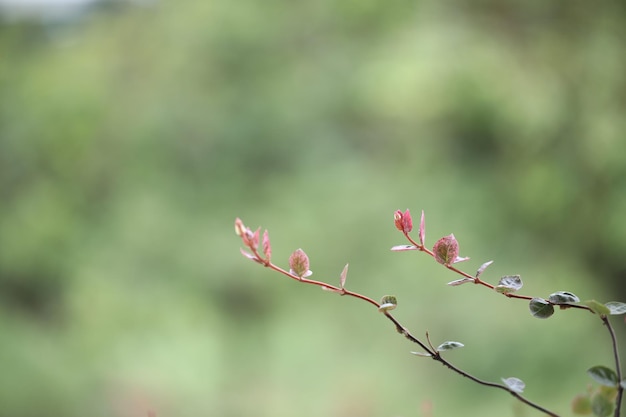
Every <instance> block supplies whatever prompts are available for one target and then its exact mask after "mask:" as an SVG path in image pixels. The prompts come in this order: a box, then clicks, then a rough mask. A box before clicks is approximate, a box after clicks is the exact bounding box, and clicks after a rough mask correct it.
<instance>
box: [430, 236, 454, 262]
mask: <svg viewBox="0 0 626 417" xmlns="http://www.w3.org/2000/svg"><path fill="white" fill-rule="evenodd" d="M433 254H434V256H435V260H436V261H437V262H439V263H440V264H443V265H451V264H453V263H454V261H455V260H456V258H457V257H458V256H459V242H457V240H456V238H455V237H454V235H453V234H451V235H449V236H444V237H442V238H441V239H439V240H438V241H437V242H436V243H435V246H433Z"/></svg>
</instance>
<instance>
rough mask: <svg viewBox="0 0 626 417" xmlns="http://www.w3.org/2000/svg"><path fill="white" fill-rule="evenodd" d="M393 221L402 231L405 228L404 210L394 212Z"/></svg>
mask: <svg viewBox="0 0 626 417" xmlns="http://www.w3.org/2000/svg"><path fill="white" fill-rule="evenodd" d="M393 221H394V223H395V224H396V229H398V230H399V231H401V232H402V231H403V230H404V225H403V224H402V211H400V210H396V212H395V213H393Z"/></svg>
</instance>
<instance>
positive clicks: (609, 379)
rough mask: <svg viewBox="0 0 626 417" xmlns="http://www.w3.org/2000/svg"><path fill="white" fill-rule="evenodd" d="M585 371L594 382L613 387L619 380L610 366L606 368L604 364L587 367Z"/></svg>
mask: <svg viewBox="0 0 626 417" xmlns="http://www.w3.org/2000/svg"><path fill="white" fill-rule="evenodd" d="M587 373H588V374H589V376H591V377H592V378H593V379H594V380H595V381H596V382H598V383H599V384H602V385H606V386H607V387H614V386H616V385H617V383H618V382H619V380H618V379H617V374H616V373H615V371H614V370H612V369H611V368H607V367H606V366H602V365H598V366H592V367H591V368H589V369H587Z"/></svg>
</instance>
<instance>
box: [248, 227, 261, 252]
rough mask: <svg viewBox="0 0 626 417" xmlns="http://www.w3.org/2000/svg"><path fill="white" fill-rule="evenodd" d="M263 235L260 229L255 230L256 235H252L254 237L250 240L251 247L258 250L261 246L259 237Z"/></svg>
mask: <svg viewBox="0 0 626 417" xmlns="http://www.w3.org/2000/svg"><path fill="white" fill-rule="evenodd" d="M260 234H261V228H260V227H259V228H258V229H256V230H255V232H254V234H252V237H251V238H250V240H251V247H255V248H257V247H258V246H259V236H260Z"/></svg>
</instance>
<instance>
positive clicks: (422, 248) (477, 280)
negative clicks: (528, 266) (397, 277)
mask: <svg viewBox="0 0 626 417" xmlns="http://www.w3.org/2000/svg"><path fill="white" fill-rule="evenodd" d="M402 234H403V235H404V237H405V238H406V239H407V240H408V241H409V242H411V244H412V245H413V246H414V248H411V249H415V250H418V251H420V252H424V253H426V254H427V255H429V256H430V257H431V258H433V259H435V254H434V252H433V251H431V250H430V249H428V248H426V246H424V244H422V243H418V242H416V241H415V240H414V239H413V238H412V237H411V235H410V233H409V232H407V231H403V232H402ZM444 266H445V267H446V268H447V269H449V270H450V271H452V272H454V273H456V274H458V275H461V276H462V277H463V278H467V279H468V280H472V281H473V282H474V284H477V285H482V286H483V287H487V288H489V289H491V290H495V289H496V286H495V285H492V284H490V283H488V282H485V281H483V280H482V279H480V278H479V277H478V276H475V275H472V274H469V273H467V272H465V271H462V270H460V269H458V268H456V267H454V266H452V265H451V264H445V265H444ZM468 282H469V281H468ZM502 295H504V296H505V297H508V298H517V299H520V300H532V299H534V298H537V297H531V296H529V295H521V294H514V293H512V292H504V293H502ZM546 301H547V302H548V303H550V304H552V305H555V306H559V307H560V308H561V309H566V308H575V309H579V310H587V311H590V312H592V313H593V309H591V308H590V307H588V306H586V305H580V304H573V303H554V302H552V301H550V300H546Z"/></svg>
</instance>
